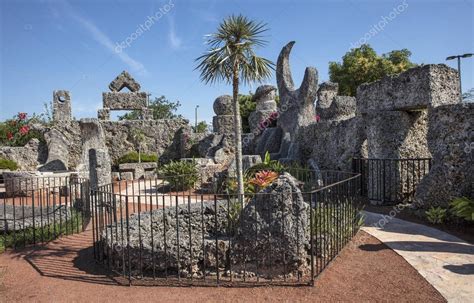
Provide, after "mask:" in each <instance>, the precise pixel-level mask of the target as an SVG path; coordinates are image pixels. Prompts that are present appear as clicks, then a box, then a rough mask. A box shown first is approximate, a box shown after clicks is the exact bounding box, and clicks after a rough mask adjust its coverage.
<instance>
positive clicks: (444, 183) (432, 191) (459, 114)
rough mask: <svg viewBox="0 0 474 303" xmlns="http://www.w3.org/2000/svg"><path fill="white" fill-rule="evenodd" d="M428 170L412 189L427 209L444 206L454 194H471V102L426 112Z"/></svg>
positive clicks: (473, 170) (473, 129) (473, 158)
mask: <svg viewBox="0 0 474 303" xmlns="http://www.w3.org/2000/svg"><path fill="white" fill-rule="evenodd" d="M428 117H429V123H428V125H429V128H428V147H429V150H430V152H431V154H432V155H433V160H432V163H433V164H432V167H431V170H430V173H429V174H428V175H427V176H426V177H424V178H423V179H422V180H421V182H420V184H419V185H418V187H417V188H416V195H415V199H416V201H417V202H418V203H419V204H420V205H422V206H424V207H426V208H428V207H429V206H431V205H441V206H444V207H446V206H448V203H449V202H450V201H452V200H453V199H454V198H455V197H463V196H465V197H471V198H473V197H474V192H473V190H474V149H473V148H472V147H473V146H474V143H473V142H474V127H473V125H474V103H463V104H457V105H450V106H440V107H437V108H433V109H431V110H429V112H428Z"/></svg>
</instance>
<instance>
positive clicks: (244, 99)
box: [239, 92, 257, 133]
mask: <svg viewBox="0 0 474 303" xmlns="http://www.w3.org/2000/svg"><path fill="white" fill-rule="evenodd" d="M256 106H257V103H255V101H254V100H253V95H252V93H250V92H249V94H248V95H239V108H240V117H241V118H242V132H244V133H249V132H250V125H249V116H250V113H251V112H253V111H255V108H256Z"/></svg>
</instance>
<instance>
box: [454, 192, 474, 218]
mask: <svg viewBox="0 0 474 303" xmlns="http://www.w3.org/2000/svg"><path fill="white" fill-rule="evenodd" d="M450 206H451V212H452V214H453V215H455V216H456V217H460V218H463V219H464V220H466V221H474V200H472V199H469V198H466V197H462V198H456V199H454V200H453V201H451V203H450Z"/></svg>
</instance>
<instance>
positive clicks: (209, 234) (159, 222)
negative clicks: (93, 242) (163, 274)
mask: <svg viewBox="0 0 474 303" xmlns="http://www.w3.org/2000/svg"><path fill="white" fill-rule="evenodd" d="M227 205H228V202H227V201H217V202H216V203H214V202H213V201H207V202H206V201H205V202H203V204H202V205H201V203H191V204H188V203H184V204H181V205H178V206H177V207H176V206H173V207H167V208H165V209H158V210H153V211H151V212H142V213H140V214H133V215H131V216H130V218H129V220H128V226H129V239H130V242H127V236H126V235H124V234H122V233H121V232H120V231H121V229H122V227H123V228H124V229H125V228H126V224H127V223H125V222H124V223H123V224H124V226H121V223H120V222H118V223H117V224H113V225H109V226H108V227H107V229H105V230H104V231H103V232H102V237H103V239H104V245H105V246H106V247H108V248H111V250H110V251H109V253H111V254H112V256H113V257H115V258H118V259H119V260H121V259H122V254H123V253H125V254H128V253H130V260H131V264H130V266H131V268H132V271H134V272H143V273H144V274H145V275H146V274H151V273H152V271H153V269H155V271H163V270H168V271H169V272H170V273H171V272H178V271H179V272H180V273H183V272H186V273H187V274H194V273H196V272H198V271H199V272H200V273H202V272H203V271H204V270H205V269H206V270H210V269H213V268H215V267H216V266H217V265H218V264H219V267H221V266H225V264H226V262H228V259H227V256H228V247H229V243H230V242H229V241H230V239H229V238H227V232H228V228H229V226H228V217H227V214H228V211H227ZM127 244H128V245H129V246H128V247H129V248H128V251H126V250H123V249H122V247H124V245H125V246H126V245H127ZM216 244H217V250H216Z"/></svg>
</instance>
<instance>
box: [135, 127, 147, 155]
mask: <svg viewBox="0 0 474 303" xmlns="http://www.w3.org/2000/svg"><path fill="white" fill-rule="evenodd" d="M132 139H133V141H135V144H136V145H137V146H138V163H142V155H141V151H142V147H143V142H144V141H145V133H144V132H143V131H142V130H141V129H139V128H134V129H132Z"/></svg>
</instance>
